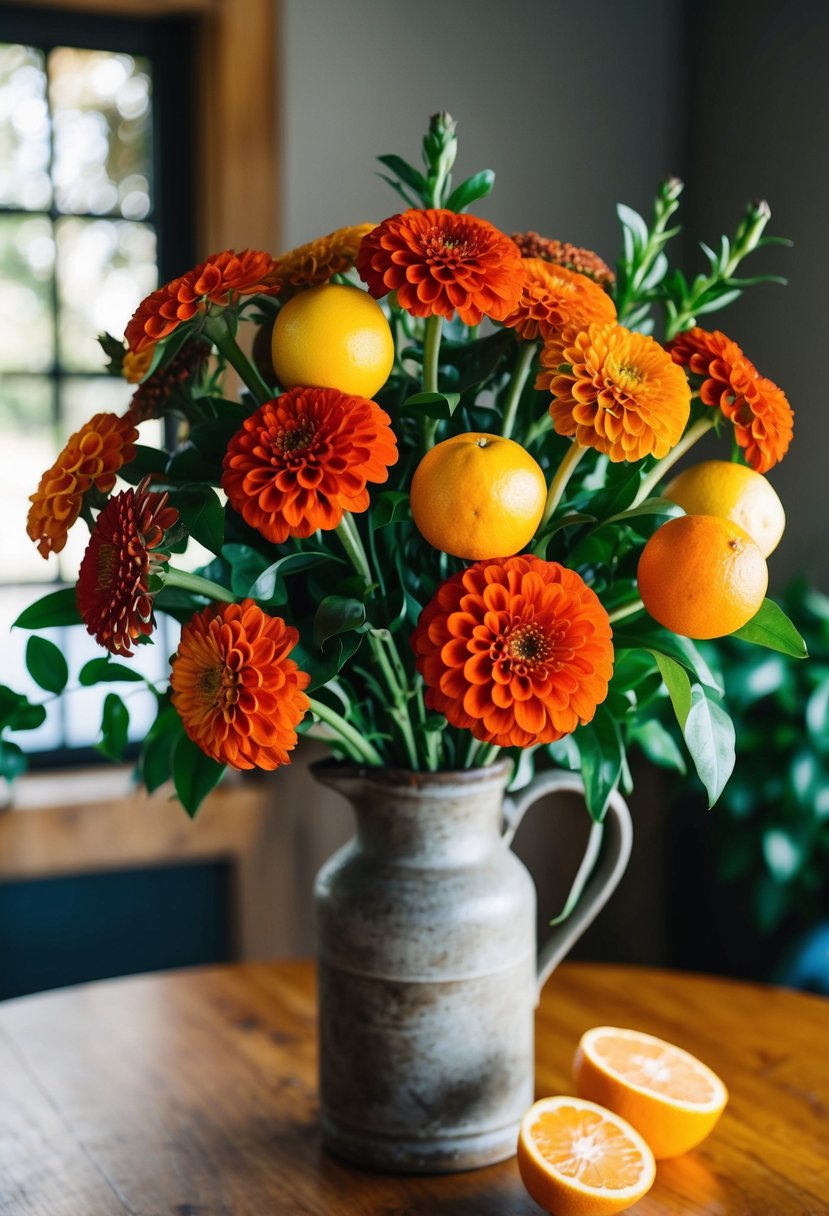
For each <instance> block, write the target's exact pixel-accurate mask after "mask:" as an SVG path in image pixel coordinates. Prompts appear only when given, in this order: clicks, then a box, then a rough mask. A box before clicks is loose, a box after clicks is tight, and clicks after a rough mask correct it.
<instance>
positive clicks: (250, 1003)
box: [0, 962, 829, 1216]
mask: <svg viewBox="0 0 829 1216" xmlns="http://www.w3.org/2000/svg"><path fill="white" fill-rule="evenodd" d="M597 1023H608V1024H615V1025H620V1026H633V1027H638V1028H640V1029H643V1030H648V1031H652V1032H653V1033H655V1034H658V1035H661V1036H663V1037H666V1038H668V1039H670V1040H671V1041H673V1042H675V1043H678V1044H680V1045H682V1046H684V1047H686V1048H689V1049H690V1050H691V1051H693V1052H695V1053H696V1054H698V1055H699V1056H700V1057H701V1058H702V1059H703V1060H705V1061H706V1062H707V1063H708V1064H710V1065H711V1066H712V1067H713V1068H714V1069H715V1070H716V1071H717V1072H718V1073H719V1074H720V1075H721V1076H722V1077H723V1079H724V1080H725V1081H726V1083H727V1085H728V1086H729V1089H730V1091H731V1101H730V1104H729V1106H728V1109H727V1110H726V1113H725V1115H724V1116H723V1118H722V1120H721V1122H720V1124H719V1125H718V1127H717V1128H716V1129H715V1131H714V1133H713V1134H712V1135H711V1136H710V1138H709V1139H708V1140H707V1141H706V1142H705V1143H704V1144H703V1145H702V1146H701V1147H700V1148H699V1149H698V1150H697V1151H696V1152H694V1153H689V1154H687V1155H686V1156H684V1157H680V1158H675V1159H674V1160H673V1161H666V1162H664V1163H662V1164H661V1165H660V1166H659V1168H658V1174H657V1181H656V1184H655V1186H654V1188H653V1190H652V1191H651V1192H650V1194H649V1195H648V1196H646V1197H645V1199H643V1200H641V1201H640V1203H639V1204H638V1205H636V1207H635V1208H633V1209H630V1210H631V1211H632V1212H633V1213H634V1216H666V1214H668V1213H705V1216H743V1214H745V1216H789V1214H790V1213H791V1214H792V1216H794V1214H795V1213H796V1214H797V1216H827V1213H829V1001H826V1000H825V999H823V998H820V997H812V996H807V995H803V994H798V993H793V992H788V991H785V990H782V989H774V988H763V987H761V986H759V985H751V984H744V983H735V982H731V981H726V980H718V979H712V978H707V977H701V976H692V975H683V974H672V973H668V972H660V971H652V970H645V969H640V968H625V967H609V966H593V965H585V964H570V965H565V966H563V967H561V968H560V969H559V971H558V972H556V974H555V975H554V976H553V979H552V980H551V981H550V983H549V984H548V985H547V988H546V991H545V994H544V998H543V1001H542V1004H541V1008H540V1011H539V1016H538V1069H537V1078H538V1092H539V1094H553V1093H567V1092H570V1080H569V1066H570V1059H571V1057H572V1053H573V1049H574V1047H575V1044H576V1041H577V1039H578V1037H579V1035H580V1034H581V1032H582V1031H583V1030H585V1029H586V1028H587V1027H589V1026H593V1025H596V1024H597ZM314 1031H315V1009H314V986H313V972H312V968H311V965H310V964H309V963H305V962H299V963H276V964H258V965H242V966H235V967H217V968H211V969H208V970H197V971H191V972H180V973H172V974H171V973H168V974H162V975H151V976H139V977H136V978H132V979H126V980H114V981H109V982H106V983H99V984H90V985H85V986H83V987H79V988H75V989H67V990H65V991H62V992H56V993H49V994H45V995H42V996H36V997H27V998H24V999H21V1000H16V1001H9V1002H7V1003H6V1004H4V1005H0V1214H2V1216H30V1214H31V1216H282V1214H285V1216H288V1214H290V1216H323V1214H324V1216H334V1214H336V1216H357V1214H359V1216H372V1214H376V1216H443V1214H445V1216H533V1214H535V1216H537V1214H538V1212H539V1209H538V1208H537V1207H536V1205H535V1204H534V1203H533V1202H532V1200H531V1199H530V1198H529V1197H528V1196H527V1195H526V1193H525V1192H524V1190H523V1188H522V1185H521V1182H520V1179H519V1177H518V1171H517V1168H516V1165H515V1161H514V1160H512V1161H506V1162H504V1163H503V1164H501V1165H497V1166H492V1167H491V1168H489V1169H485V1170H478V1171H474V1172H472V1173H467V1174H455V1175H447V1176H444V1177H440V1178H397V1177H389V1176H384V1175H379V1174H369V1173H362V1172H360V1171H358V1170H353V1169H350V1168H349V1167H347V1166H344V1165H340V1164H339V1163H337V1162H336V1161H334V1160H332V1159H330V1158H329V1157H328V1156H327V1155H326V1154H325V1153H324V1152H323V1151H322V1149H321V1148H320V1143H319V1135H318V1132H317V1126H316V1121H315V1110H316V1094H315V1044H314Z"/></svg>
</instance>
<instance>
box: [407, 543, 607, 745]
mask: <svg viewBox="0 0 829 1216" xmlns="http://www.w3.org/2000/svg"><path fill="white" fill-rule="evenodd" d="M611 637H612V632H611V628H610V621H609V620H608V616H607V613H606V612H605V610H604V608H603V607H602V605H601V603H600V602H599V599H598V597H597V596H596V594H595V593H594V592H593V591H591V590H590V588H589V587H588V586H587V585H586V584H585V583H584V581H583V580H582V579H581V578H580V577H579V575H578V574H576V573H575V572H574V571H572V570H567V569H565V568H564V567H563V566H560V565H558V564H557V563H556V562H546V561H542V559H541V558H539V557H533V556H531V555H524V556H520V557H506V558H496V559H494V560H492V561H483V562H477V563H476V564H475V565H474V566H470V567H469V568H468V569H466V570H463V571H461V572H460V573H459V574H456V575H454V576H453V577H452V578H450V579H448V580H447V581H446V582H445V583H443V584H442V585H441V586H440V587H439V588H438V591H437V594H436V595H435V596H434V598H433V599H432V601H431V602H430V603H429V604H427V606H426V607H425V608H424V610H423V612H422V613H421V615H420V620H419V621H418V624H417V629H416V630H415V632H414V635H413V637H412V645H413V647H414V651H415V654H416V655H417V669H418V671H419V672H420V673H421V675H422V676H423V679H424V682H425V684H426V690H427V691H426V704H427V705H428V706H429V708H430V709H436V710H438V711H439V712H440V713H442V714H445V715H446V717H447V718H448V720H449V721H450V722H451V723H452V725H453V726H459V727H465V728H466V729H468V730H470V731H471V732H472V734H473V735H474V736H475V738H476V739H481V740H483V741H484V742H486V743H496V744H498V746H499V747H527V746H528V745H529V744H531V743H553V742H555V740H557V739H561V738H562V737H563V736H564V735H566V734H569V733H570V731H573V730H575V729H576V727H577V726H579V725H581V724H582V723H584V722H589V721H590V720H591V719H592V717H593V715H594V713H595V712H596V706H597V705H599V704H601V702H602V701H603V700H604V699H605V697H606V696H607V685H608V681H609V680H610V676H611V673H612V670H613V644H612V642H611Z"/></svg>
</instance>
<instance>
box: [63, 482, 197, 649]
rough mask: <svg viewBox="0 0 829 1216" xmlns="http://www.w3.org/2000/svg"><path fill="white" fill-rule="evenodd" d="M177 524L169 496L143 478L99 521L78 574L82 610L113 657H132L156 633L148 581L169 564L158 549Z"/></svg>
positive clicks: (88, 625) (111, 503)
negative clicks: (137, 644) (136, 644)
mask: <svg viewBox="0 0 829 1216" xmlns="http://www.w3.org/2000/svg"><path fill="white" fill-rule="evenodd" d="M177 520H178V511H176V510H175V508H174V507H168V506H167V495H166V494H158V493H155V492H153V491H152V490H151V489H150V479H149V477H145V478H144V480H143V481H142V482H141V484H140V485H139V486H138V488H137V489H135V490H133V489H129V490H124V491H123V493H121V494H116V495H115V496H114V497H113V498H111V499H110V500H109V502H108V503H107V505H106V506H105V507H104V509H103V511H101V513H100V515H99V516H98V518H97V519H96V521H95V527H94V529H93V532H92V535H91V536H90V538H89V544H88V545H87V547H86V552H85V553H84V555H83V560H82V561H81V566H80V570H79V571H78V585H77V597H78V611H79V612H80V614H81V617H82V619H83V622H84V624H85V625H86V628H87V632H88V633H91V634H92V636H93V637H94V638H95V640H96V642H98V643H99V645H101V646H104V647H105V648H106V649H107V650H109V651H111V652H112V654H121V655H127V656H129V655H131V654H132V646H133V643H134V642H135V639H136V638H139V637H141V636H142V634H143V635H145V636H147V637H148V636H149V635H150V634H151V633H152V631H153V624H154V622H153V597H152V594H151V592H150V578H151V577H152V576H153V575H154V574H158V573H159V571H160V570H161V567H162V566H163V564H164V562H167V561H169V560H170V555H169V553H159V552H158V546H159V545H160V544H161V543H162V542H163V540H164V533H165V532H166V530H167V529H168V528H172V526H173V524H174V523H176V521H177Z"/></svg>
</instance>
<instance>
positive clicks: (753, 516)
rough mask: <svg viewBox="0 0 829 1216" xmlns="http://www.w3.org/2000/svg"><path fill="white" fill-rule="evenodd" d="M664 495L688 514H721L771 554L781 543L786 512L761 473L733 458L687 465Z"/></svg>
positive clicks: (764, 554)
mask: <svg viewBox="0 0 829 1216" xmlns="http://www.w3.org/2000/svg"><path fill="white" fill-rule="evenodd" d="M662 497H663V498H669V499H670V500H671V502H675V503H677V504H678V505H679V506H680V507H682V509H683V511H685V513H686V514H687V515H721V516H723V518H724V519H731V520H733V521H734V523H735V524H739V525H740V527H741V528H742V529H743V530H744V531H746V532H748V534H749V536H750V537H751V539H752V540H754V541H756V542H757V544H758V545H759V546H760V552H761V553H762V554H763V557H768V555H769V554H770V553H772V552H773V551H774V550H775V549H776V548H777V546H778V544H779V543H780V538H781V536H782V535H783V529H784V528H785V527H786V513H785V511H784V510H783V504H782V502H781V501H780V499H779V498H778V497H777V492H776V491H775V490H774V488H773V487H772V485H771V483H770V482H769V481H767V480H766V478H765V477H764V476H763V474H762V473H755V471H754V469H750V468H748V466H747V465H744V464H734V463H733V461H730V460H704V461H703V462H702V464H695V465H693V466H692V467H691V468H690V469H685V470H684V471H683V472H682V473H680V474H679V475H678V476H677V477H675V478H674V479H673V481H672V482H671V483H670V485H668V486H667V488H666V489H665V490H664V491H663V494H662Z"/></svg>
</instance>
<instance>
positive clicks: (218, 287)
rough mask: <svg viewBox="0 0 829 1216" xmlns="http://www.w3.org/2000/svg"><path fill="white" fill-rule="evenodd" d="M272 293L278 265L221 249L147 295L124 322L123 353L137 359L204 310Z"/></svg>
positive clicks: (266, 257)
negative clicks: (125, 323) (131, 354)
mask: <svg viewBox="0 0 829 1216" xmlns="http://www.w3.org/2000/svg"><path fill="white" fill-rule="evenodd" d="M278 291H279V266H278V264H277V263H276V262H275V261H274V259H273V258H272V257H271V255H270V254H269V253H262V252H260V251H259V250H257V249H244V250H243V251H242V252H241V253H234V252H233V250H232V249H226V250H225V251H224V252H223V253H214V254H212V255H211V256H210V257H209V258H208V259H207V261H206V262H202V263H201V264H200V265H199V266H196V268H195V269H194V270H188V271H187V273H186V274H183V275H180V276H179V278H177V279H173V281H172V282H171V283H166V284H165V285H164V287H159V288H158V290H157V291H154V292H152V293H151V295H148V296H147V298H146V300H143V301H142V303H141V304H139V305H138V308H137V309H136V310H135V312H134V313H133V315H132V317H131V318H130V320H129V322H128V324H127V328H126V330H125V332H124V337H125V338H126V342H127V346H128V347H129V349H130V350H131V351H134V352H135V353H136V354H140V353H141V351H143V350H145V349H146V348H147V347H148V346H150V345H151V344H152V343H153V342H158V341H159V340H160V339H161V338H166V337H167V336H168V335H169V334H171V333H172V332H173V330H174V329H178V327H179V325H181V324H182V323H183V322H185V321H192V319H193V317H195V316H196V315H197V314H198V313H205V312H207V310H208V308H211V309H212V310H216V309H222V308H226V307H227V305H228V304H230V303H231V302H232V300H233V298H234V297H235V296H250V295H275V294H276V293H277V292H278Z"/></svg>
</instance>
